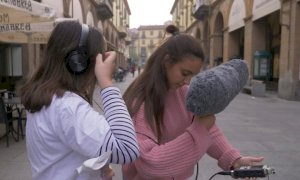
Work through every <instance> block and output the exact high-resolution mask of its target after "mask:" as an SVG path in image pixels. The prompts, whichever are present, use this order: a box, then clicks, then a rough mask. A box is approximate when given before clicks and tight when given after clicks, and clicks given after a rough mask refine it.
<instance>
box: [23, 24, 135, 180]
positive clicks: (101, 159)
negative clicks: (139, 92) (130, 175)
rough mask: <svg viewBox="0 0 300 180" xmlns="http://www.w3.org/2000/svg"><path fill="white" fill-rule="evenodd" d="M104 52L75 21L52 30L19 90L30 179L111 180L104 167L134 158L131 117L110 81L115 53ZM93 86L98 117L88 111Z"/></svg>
mask: <svg viewBox="0 0 300 180" xmlns="http://www.w3.org/2000/svg"><path fill="white" fill-rule="evenodd" d="M105 51H106V42H105V39H104V37H103V35H102V33H101V32H100V31H99V30H97V29H96V28H94V27H91V26H88V25H85V24H80V23H79V22H77V21H65V22H61V23H59V24H57V25H56V26H55V28H54V30H53V32H52V34H51V36H50V38H49V41H48V44H47V47H46V51H45V55H44V56H43V57H44V59H43V60H42V62H41V65H40V67H39V68H38V69H37V71H36V72H35V74H34V75H33V76H32V77H31V78H29V79H28V81H27V82H26V83H25V84H24V86H23V87H22V88H21V91H20V93H21V99H22V103H23V104H24V106H25V108H26V113H27V124H26V147H27V153H28V159H29V162H30V165H31V168H32V176H33V178H32V179H34V180H47V179H49V180H50V179H51V180H53V179H55V180H61V179H74V180H75V179H76V180H86V179H89V180H90V179H97V180H99V179H111V178H112V176H113V173H114V172H113V171H112V169H111V168H110V167H109V166H108V164H109V163H114V164H124V163H130V162H132V161H134V160H135V159H136V158H137V157H138V156H139V148H138V145H137V139H136V134H135V130H134V126H133V123H132V119H131V117H130V115H129V113H128V110H127V108H126V106H125V103H124V100H123V98H122V96H121V93H120V90H119V89H118V88H116V87H113V83H112V77H113V72H114V70H115V60H116V53H115V52H105ZM95 85H98V86H99V87H100V89H101V90H100V92H97V93H100V96H101V100H102V104H103V111H104V115H100V114H99V113H98V112H97V111H96V110H95V109H94V108H93V107H92V102H93V101H94V100H93V92H94V89H95ZM95 101H96V100H95ZM88 165H94V166H92V167H90V168H89V167H88ZM103 166H104V167H103Z"/></svg>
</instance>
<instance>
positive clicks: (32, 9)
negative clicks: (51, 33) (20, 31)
mask: <svg viewBox="0 0 300 180" xmlns="http://www.w3.org/2000/svg"><path fill="white" fill-rule="evenodd" d="M55 16H56V11H55V9H54V8H52V7H50V6H48V5H46V4H43V3H38V2H36V1H31V0H17V1H16V0H0V24H2V23H6V24H7V23H22V22H45V21H52V20H54V18H55Z"/></svg>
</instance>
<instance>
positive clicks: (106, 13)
mask: <svg viewBox="0 0 300 180" xmlns="http://www.w3.org/2000/svg"><path fill="white" fill-rule="evenodd" d="M94 5H95V7H96V11H97V16H98V18H99V19H101V20H102V21H103V20H106V19H110V18H112V17H113V11H112V2H111V0H94Z"/></svg>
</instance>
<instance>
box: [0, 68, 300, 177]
mask: <svg viewBox="0 0 300 180" xmlns="http://www.w3.org/2000/svg"><path fill="white" fill-rule="evenodd" d="M136 76H137V73H136ZM133 79H134V78H132V75H131V74H130V73H128V74H127V76H126V79H125V81H124V82H120V83H116V84H115V85H116V86H117V87H119V88H120V90H121V92H122V93H123V92H124V91H125V89H126V88H127V87H128V85H129V84H130V83H131V82H132V80H133ZM98 92H99V91H98V90H97V89H96V91H95V97H94V99H95V101H97V102H99V95H97V94H99V93H98ZM95 108H96V109H97V105H95ZM216 116H217V121H216V123H217V124H218V125H219V126H220V128H221V129H222V130H223V132H224V133H225V135H226V136H227V138H228V139H229V141H230V142H231V143H232V145H233V146H235V147H236V148H238V149H239V150H240V151H241V153H242V154H243V155H257V156H263V157H265V161H264V163H265V164H267V165H269V166H272V167H273V168H275V170H276V174H275V175H271V176H270V178H269V179H270V180H297V179H300V174H299V170H300V133H299V129H300V102H295V101H286V100H283V99H279V98H277V95H276V93H272V92H268V93H267V96H266V97H260V98H255V97H251V96H250V95H248V94H243V93H241V94H239V95H238V96H237V97H236V98H235V99H234V100H233V101H232V102H231V103H230V104H229V106H228V107H227V108H226V109H225V110H224V111H223V112H222V113H220V114H217V115H216ZM0 132H3V130H2V126H1V127H0ZM10 142H11V143H10V147H9V148H6V144H5V139H1V140H0V179H1V180H30V179H31V170H30V165H29V163H28V161H27V156H26V147H25V140H21V141H20V142H14V141H13V140H12V139H11V140H10ZM187 153H189V152H187ZM113 168H114V169H115V173H116V176H115V177H114V178H113V179H114V180H122V174H121V170H120V166H119V165H113ZM218 171H220V169H219V168H218V166H217V162H216V161H215V160H214V159H211V158H210V157H208V156H205V157H204V158H203V159H202V160H201V161H200V163H199V173H198V174H199V175H198V180H208V179H209V177H210V176H211V175H213V174H214V173H216V172H218ZM195 174H196V171H195V173H194V176H193V177H191V178H189V179H188V180H195V176H196V175H195ZM265 179H267V178H265ZM213 180H232V179H231V178H230V177H224V176H216V177H215V178H213Z"/></svg>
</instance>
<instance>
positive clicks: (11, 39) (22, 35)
mask: <svg viewBox="0 0 300 180" xmlns="http://www.w3.org/2000/svg"><path fill="white" fill-rule="evenodd" d="M63 21H78V20H76V19H72V18H57V19H55V20H54V21H50V22H39V23H14V24H0V42H7V43H29V44H46V43H47V42H48V39H49V36H50V34H51V32H52V30H53V28H54V27H55V25H56V24H58V23H60V22H63Z"/></svg>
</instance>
